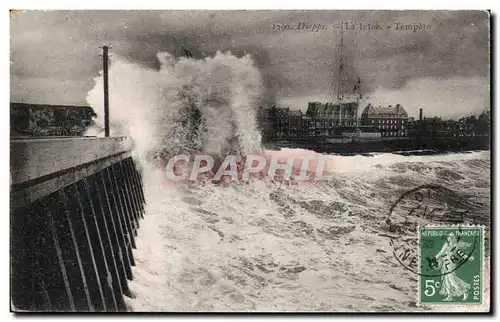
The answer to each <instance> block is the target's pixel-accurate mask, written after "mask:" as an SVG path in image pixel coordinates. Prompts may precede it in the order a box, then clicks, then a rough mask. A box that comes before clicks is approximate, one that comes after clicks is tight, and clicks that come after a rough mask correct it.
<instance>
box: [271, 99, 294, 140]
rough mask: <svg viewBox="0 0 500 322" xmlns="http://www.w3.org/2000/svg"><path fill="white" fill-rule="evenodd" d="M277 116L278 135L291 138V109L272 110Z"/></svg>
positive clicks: (273, 108) (274, 107)
mask: <svg viewBox="0 0 500 322" xmlns="http://www.w3.org/2000/svg"><path fill="white" fill-rule="evenodd" d="M271 109H272V110H274V111H273V113H274V114H275V115H276V135H277V136H278V137H282V136H289V132H290V109H289V108H287V107H276V106H273V107H272V108H271Z"/></svg>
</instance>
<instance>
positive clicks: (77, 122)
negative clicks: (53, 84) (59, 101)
mask: <svg viewBox="0 0 500 322" xmlns="http://www.w3.org/2000/svg"><path fill="white" fill-rule="evenodd" d="M95 116H97V115H96V114H95V112H94V110H93V109H92V108H91V107H90V106H67V105H48V104H29V103H12V102H11V103H10V130H11V135H13V136H25V135H34V136H45V135H47V136H54V135H55V136H57V135H70V136H74V135H83V133H84V132H85V129H86V128H87V127H89V126H90V125H92V124H93V118H94V117H95Z"/></svg>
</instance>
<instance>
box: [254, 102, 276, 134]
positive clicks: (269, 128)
mask: <svg viewBox="0 0 500 322" xmlns="http://www.w3.org/2000/svg"><path fill="white" fill-rule="evenodd" d="M276 121H277V120H276V114H275V110H273V109H270V108H263V107H262V106H261V107H259V109H258V110H257V124H258V127H259V130H260V132H261V133H262V137H263V139H264V140H269V139H272V138H274V137H275V136H276V127H277V124H276V123H277V122H276Z"/></svg>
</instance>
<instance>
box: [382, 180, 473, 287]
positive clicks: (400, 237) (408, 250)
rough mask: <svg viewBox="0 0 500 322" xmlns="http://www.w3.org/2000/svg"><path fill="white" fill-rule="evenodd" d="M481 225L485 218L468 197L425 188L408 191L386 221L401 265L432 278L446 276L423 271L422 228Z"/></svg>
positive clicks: (445, 189)
mask: <svg viewBox="0 0 500 322" xmlns="http://www.w3.org/2000/svg"><path fill="white" fill-rule="evenodd" d="M478 222H481V218H480V217H479V216H478V215H476V214H474V206H473V205H472V204H471V202H469V201H468V199H467V198H466V197H465V196H463V195H459V194H457V193H455V192H454V191H452V190H451V189H448V188H446V187H443V186H439V185H422V186H419V187H417V188H414V189H411V190H408V191H406V192H405V193H403V194H402V195H401V196H400V197H399V198H398V199H397V200H396V202H395V203H394V204H393V205H392V206H391V208H390V210H389V212H388V215H387V217H386V219H385V223H386V228H387V230H388V231H389V233H390V235H389V237H390V240H389V244H390V246H391V248H392V253H393V256H394V257H395V259H396V260H397V261H398V263H399V264H400V265H401V266H403V267H404V268H405V269H407V270H409V271H412V272H413V273H415V274H418V275H423V276H430V277H437V276H441V275H442V273H441V272H438V271H434V270H433V271H428V270H426V269H425V267H421V265H422V264H421V263H420V262H419V236H418V227H425V226H429V225H436V224H441V225H443V224H445V225H459V226H458V227H459V228H458V229H459V230H460V229H461V228H460V227H462V226H463V225H470V224H472V225H474V224H476V223H478ZM460 238H461V237H460V236H459V239H460ZM473 245H474V246H473V247H475V245H476V244H473ZM462 264H463V263H460V264H459V265H458V266H457V267H459V266H460V265H462Z"/></svg>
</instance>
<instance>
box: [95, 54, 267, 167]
mask: <svg viewBox="0 0 500 322" xmlns="http://www.w3.org/2000/svg"><path fill="white" fill-rule="evenodd" d="M157 58H158V61H159V62H160V68H159V69H158V70H152V69H147V68H144V67H142V66H140V65H138V64H134V63H132V62H129V61H126V60H124V59H123V58H120V57H118V56H114V57H112V58H111V59H112V63H111V67H110V70H109V89H110V126H111V135H114V136H116V135H124V136H130V137H132V138H133V140H134V143H135V152H136V153H137V155H138V156H139V158H140V159H141V160H142V161H144V160H145V159H148V160H149V161H157V162H160V164H161V163H162V162H163V161H164V159H166V157H167V156H170V155H172V154H175V153H178V152H179V151H186V150H187V151H188V152H189V151H191V152H192V151H209V152H210V153H216V154H217V153H218V154H226V153H242V154H245V153H249V152H255V151H260V150H261V148H260V141H261V136H260V133H259V131H258V130H257V126H256V117H255V116H256V110H257V107H258V106H259V103H260V99H261V96H262V95H261V94H262V79H261V76H260V73H259V71H258V69H257V68H256V67H255V65H254V63H253V60H252V58H251V56H250V55H246V56H243V57H236V56H234V55H232V54H231V53H230V52H227V53H221V52H217V53H216V54H215V55H214V56H213V57H207V58H204V59H199V60H196V59H191V58H189V59H188V58H180V59H178V58H174V57H173V56H172V55H170V54H168V53H158V55H157ZM102 87H103V77H102V75H100V76H98V77H96V79H95V86H94V88H93V89H92V90H91V91H90V92H89V93H88V95H87V102H88V103H89V104H90V105H91V106H92V107H93V108H94V109H95V111H96V113H97V115H98V118H97V120H96V124H97V126H98V127H99V126H101V127H102V124H103V114H104V113H103V111H104V107H103V99H102ZM91 131H94V133H95V129H91Z"/></svg>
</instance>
